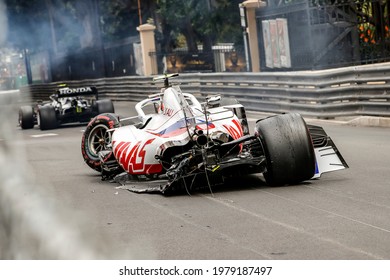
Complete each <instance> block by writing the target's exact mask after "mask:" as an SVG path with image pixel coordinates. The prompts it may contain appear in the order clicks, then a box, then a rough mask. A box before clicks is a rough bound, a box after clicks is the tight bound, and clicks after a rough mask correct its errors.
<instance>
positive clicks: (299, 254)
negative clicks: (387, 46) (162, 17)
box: [0, 103, 390, 260]
mask: <svg viewBox="0 0 390 280" xmlns="http://www.w3.org/2000/svg"><path fill="white" fill-rule="evenodd" d="M128 105H129V104H124V103H120V104H116V109H117V111H119V113H120V114H122V115H127V116H130V115H133V110H132V107H131V106H128ZM257 117H258V114H251V113H250V114H249V119H250V121H251V125H253V121H254V120H255V119H256V118H257ZM16 120H17V115H16V112H15V110H13V111H12V112H11V113H10V117H9V121H10V122H11V123H12V125H11V126H10V127H9V129H10V135H13V136H12V138H11V139H10V138H9V137H5V136H4V134H0V145H2V146H3V147H4V146H7V149H9V150H16V151H18V153H17V155H18V156H17V157H18V158H8V160H10V161H15V162H16V163H17V164H19V166H24V165H26V164H27V165H26V170H30V171H26V170H24V169H21V170H17V171H13V172H15V173H17V174H18V176H20V177H26V178H27V179H26V180H25V181H24V183H23V184H30V183H31V184H34V185H35V186H36V187H34V188H29V187H26V188H22V189H21V190H18V191H16V190H15V192H16V194H17V195H16V198H15V196H14V198H13V199H16V201H17V199H18V198H20V199H23V200H22V201H38V202H37V203H36V204H34V205H30V204H27V205H26V204H24V202H23V203H22V202H20V203H17V202H16V203H13V206H12V207H14V208H12V209H13V210H12V211H22V212H23V213H25V216H26V217H27V220H29V222H27V224H28V225H27V226H26V225H25V224H24V225H22V226H20V227H22V228H23V229H24V230H28V229H26V228H28V227H31V228H33V229H31V230H28V231H29V232H30V236H29V238H30V240H34V242H35V243H38V245H36V246H35V245H34V246H31V248H29V250H30V252H27V249H26V252H24V254H23V253H21V252H20V254H21V255H20V256H19V258H27V259H28V258H49V259H50V258H71V259H79V258H114V259H118V258H120V259H121V258H126V259H183V260H186V259H272V260H279V259H297V260H302V259H303V260H310V259H315V260H318V259H326V260H327V259H330V260H340V259H342V260H360V259H364V260H366V259H375V260H376V259H390V184H389V179H390V173H389V164H390V144H389V140H390V128H379V127H355V126H350V125H344V124H342V123H339V122H332V121H326V122H324V121H316V120H307V121H308V122H311V123H313V124H319V125H322V126H323V127H324V128H325V130H326V131H327V133H328V134H329V135H330V136H331V137H332V139H333V140H334V142H335V143H336V145H337V146H338V148H339V150H340V151H341V153H342V154H343V156H344V158H345V160H346V161H347V163H348V164H349V166H350V169H347V170H343V171H339V172H333V173H328V174H324V175H323V176H322V178H320V179H319V180H313V181H308V182H305V183H302V184H300V185H295V186H287V187H277V188H275V187H269V186H267V185H266V184H265V183H264V180H263V177H262V176H261V175H259V176H249V177H246V178H240V179H239V180H237V181H233V182H230V184H229V185H228V186H226V187H224V188H217V189H213V193H210V192H209V191H203V192H195V193H192V194H191V195H185V194H183V195H177V196H169V197H166V196H162V195H156V194H153V195H152V194H135V193H131V192H129V191H126V190H123V189H118V185H117V184H115V183H110V182H107V181H101V180H100V176H99V174H97V173H96V172H95V171H93V170H91V169H90V168H89V167H88V166H87V165H86V164H85V163H84V162H83V159H82V157H81V152H80V141H81V135H82V131H83V129H84V128H85V125H71V126H67V127H62V128H59V129H55V130H50V131H40V130H39V129H38V128H34V129H32V130H25V131H23V130H21V129H20V128H19V127H17V126H16ZM3 133H4V131H3ZM12 155H13V154H10V156H11V157H12ZM10 166H11V164H10ZM11 173H12V172H11ZM10 176H11V175H10ZM13 176H14V175H13ZM1 179H2V182H3V183H4V182H7V180H5V179H4V178H1ZM15 204H17V205H16V206H15ZM15 209H16V210H15ZM42 210H43V212H44V213H45V217H42V216H41V215H42V214H41V213H42ZM46 215H48V216H49V217H46ZM50 215H51V216H50ZM19 216H20V215H19ZM48 221H51V223H50V222H48ZM53 221H54V222H53ZM11 224H12V223H11ZM20 227H19V228H20ZM17 228H18V227H17ZM36 235H38V237H37V236H36ZM39 235H41V237H39ZM0 238H1V235H0ZM18 238H21V237H19V236H18V234H16V235H15V240H13V244H17V243H19V242H21V241H20V240H18ZM52 238H53V239H55V240H56V243H54V245H47V244H46V242H47V243H50V242H54V241H53V240H51V239H52ZM0 240H1V239H0ZM37 240H38V241H37ZM22 244H23V242H22ZM39 244H40V245H39ZM50 244H51V243H50ZM13 248H18V247H17V246H16V245H14V247H12V246H9V247H8V249H10V250H12V249H13ZM85 251H88V252H89V254H83V252H85ZM9 256H10V258H18V255H17V254H15V253H12V252H11V253H10V254H9Z"/></svg>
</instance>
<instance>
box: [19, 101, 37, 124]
mask: <svg viewBox="0 0 390 280" xmlns="http://www.w3.org/2000/svg"><path fill="white" fill-rule="evenodd" d="M19 125H20V127H21V128H22V129H30V128H33V127H34V109H33V107H31V106H22V107H20V109H19Z"/></svg>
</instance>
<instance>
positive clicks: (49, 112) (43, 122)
mask: <svg viewBox="0 0 390 280" xmlns="http://www.w3.org/2000/svg"><path fill="white" fill-rule="evenodd" d="M37 118H38V125H39V127H40V129H41V130H49V129H55V128H57V126H58V123H57V116H56V111H55V109H54V107H53V106H51V105H48V106H40V107H39V108H38V116H37Z"/></svg>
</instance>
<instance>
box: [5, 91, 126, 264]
mask: <svg viewBox="0 0 390 280" xmlns="http://www.w3.org/2000/svg"><path fill="white" fill-rule="evenodd" d="M17 98H18V91H17V90H13V91H7V92H1V91H0V120H2V121H1V122H0V166H1V168H0V259H8V260H14V259H27V260H30V259H53V260H56V259H121V258H127V259H131V258H132V256H131V255H130V254H129V253H128V252H126V253H124V252H118V251H116V252H113V250H112V248H113V246H112V241H110V240H106V239H107V238H104V237H103V236H102V235H97V234H96V232H94V231H92V229H91V228H88V222H85V221H86V220H87V217H83V215H82V214H81V213H75V212H74V210H70V209H64V208H63V207H60V206H59V205H58V204H59V203H56V201H55V199H54V198H51V197H53V196H51V195H50V194H49V193H48V191H49V190H48V189H50V188H47V186H46V187H45V186H44V185H43V184H40V183H38V182H39V180H37V178H36V177H35V174H34V173H33V172H32V170H31V168H30V166H29V164H28V160H27V158H26V156H25V155H26V147H25V145H24V144H23V141H21V139H19V138H18V137H17V133H15V132H16V130H17V128H16V123H17V113H16V112H17V110H18V106H19V104H17V103H16V102H17ZM7 120H10V121H7ZM76 216H77V218H75V217H76Z"/></svg>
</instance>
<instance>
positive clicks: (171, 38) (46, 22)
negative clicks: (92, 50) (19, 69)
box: [4, 0, 242, 52]
mask: <svg viewBox="0 0 390 280" xmlns="http://www.w3.org/2000/svg"><path fill="white" fill-rule="evenodd" d="M4 1H5V3H6V5H7V7H8V9H7V10H8V22H9V24H8V25H9V27H10V28H9V30H10V31H9V36H8V40H9V41H10V42H12V44H13V45H16V46H19V47H20V48H28V49H32V50H40V49H52V50H53V51H55V52H67V51H70V50H77V49H80V48H88V47H98V46H99V45H100V44H101V43H102V40H103V41H104V42H105V43H109V42H111V41H117V40H122V39H125V38H128V37H129V36H133V35H138V31H137V30H136V27H137V26H138V25H139V24H140V18H141V21H142V23H145V22H147V21H148V20H149V19H152V20H153V22H155V24H156V25H157V26H158V30H159V32H160V35H159V36H158V41H159V42H162V44H163V49H164V50H169V49H173V48H175V47H177V46H178V44H180V38H185V45H186V46H187V47H188V48H189V49H190V50H194V51H197V49H198V45H199V44H202V45H203V48H204V49H210V48H211V46H212V44H215V43H217V42H232V41H233V42H236V41H237V42H239V41H240V40H241V37H242V35H241V28H240V26H239V12H238V4H239V3H240V2H242V0H142V1H138V0H83V1H80V0H4ZM138 3H140V4H141V7H140V8H141V10H140V14H139V13H138V12H139V11H138Z"/></svg>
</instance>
